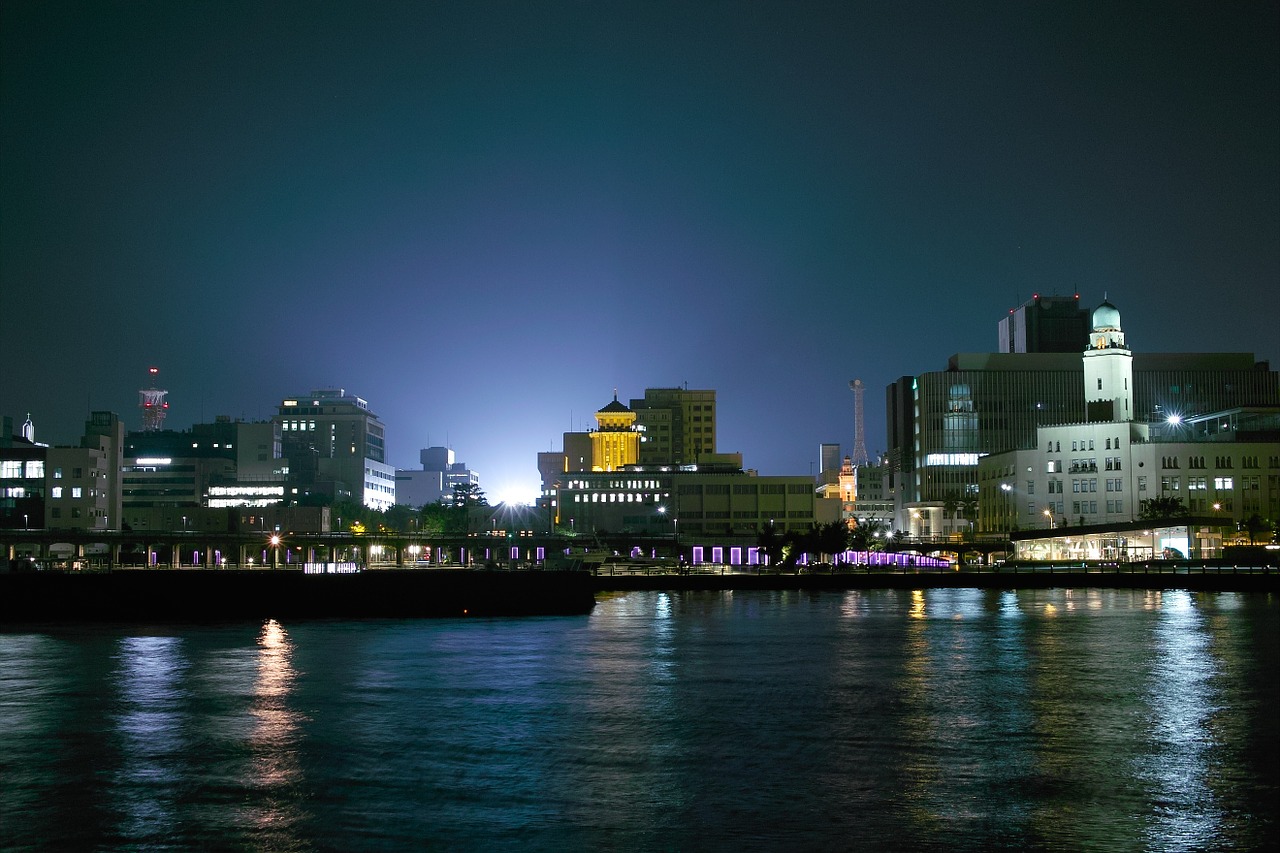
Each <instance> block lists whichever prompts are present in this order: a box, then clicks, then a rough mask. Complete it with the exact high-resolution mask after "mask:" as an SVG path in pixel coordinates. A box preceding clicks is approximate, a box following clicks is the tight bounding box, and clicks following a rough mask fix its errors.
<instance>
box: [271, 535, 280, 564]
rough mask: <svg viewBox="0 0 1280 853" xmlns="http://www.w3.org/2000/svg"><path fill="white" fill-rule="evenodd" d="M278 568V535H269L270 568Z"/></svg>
mask: <svg viewBox="0 0 1280 853" xmlns="http://www.w3.org/2000/svg"><path fill="white" fill-rule="evenodd" d="M279 566H280V534H278V533H273V534H271V568H273V569H276V568H279Z"/></svg>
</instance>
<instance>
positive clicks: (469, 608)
mask: <svg viewBox="0 0 1280 853" xmlns="http://www.w3.org/2000/svg"><path fill="white" fill-rule="evenodd" d="M594 605H595V596H594V593H593V588H592V583H591V577H590V575H588V574H586V573H584V572H483V571H456V572H455V571H441V570H435V571H375V572H361V573H359V574H351V575H304V574H302V573H301V572H292V571H289V572H285V571H280V572H272V571H243V572H242V571H198V570H178V571H167V570H139V571H115V572H110V573H101V574H98V573H68V574H61V573H56V572H36V573H32V574H8V575H0V623H6V624H7V623H14V622H30V621H139V620H141V621H151V622H171V621H207V620H222V619H242V618H251V619H285V618H371V617H421V616H534V615H569V614H583V613H589V612H590V611H591V608H592V607H593V606H594Z"/></svg>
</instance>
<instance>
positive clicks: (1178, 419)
mask: <svg viewBox="0 0 1280 853" xmlns="http://www.w3.org/2000/svg"><path fill="white" fill-rule="evenodd" d="M1167 420H1168V422H1169V423H1171V424H1173V425H1174V426H1177V425H1178V424H1180V423H1182V415H1169V417H1168V418H1167Z"/></svg>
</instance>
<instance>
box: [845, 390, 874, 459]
mask: <svg viewBox="0 0 1280 853" xmlns="http://www.w3.org/2000/svg"><path fill="white" fill-rule="evenodd" d="M849 390H850V391H852V392H853V458H852V460H851V461H852V462H853V464H854V465H855V466H856V465H870V464H871V459H870V458H869V457H868V456H867V434H866V429H865V427H864V426H863V422H862V394H863V392H864V391H866V390H867V386H866V385H864V384H863V382H862V380H861V379H855V380H853V381H852V382H850V383H849Z"/></svg>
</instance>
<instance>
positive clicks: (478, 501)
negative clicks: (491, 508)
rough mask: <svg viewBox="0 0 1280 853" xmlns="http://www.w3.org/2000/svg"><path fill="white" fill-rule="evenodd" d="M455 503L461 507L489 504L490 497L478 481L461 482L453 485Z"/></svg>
mask: <svg viewBox="0 0 1280 853" xmlns="http://www.w3.org/2000/svg"><path fill="white" fill-rule="evenodd" d="M453 505H454V506H461V507H472V506H488V505H489V499H488V498H487V497H485V494H484V490H483V489H481V488H480V486H479V485H477V484H476V483H467V484H465V485H463V484H461V483H459V484H458V485H456V486H454V487H453Z"/></svg>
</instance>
